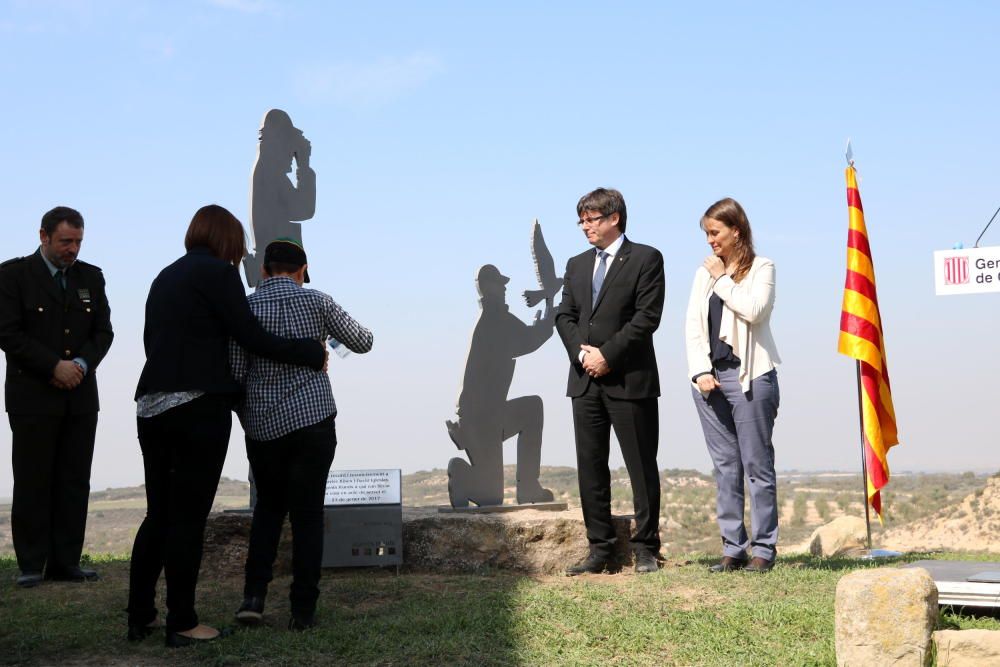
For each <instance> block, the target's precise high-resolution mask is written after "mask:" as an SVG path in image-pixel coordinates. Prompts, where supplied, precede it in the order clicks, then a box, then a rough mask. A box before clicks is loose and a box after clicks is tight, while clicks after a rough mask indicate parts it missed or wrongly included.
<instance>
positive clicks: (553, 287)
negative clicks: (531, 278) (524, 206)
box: [522, 219, 563, 308]
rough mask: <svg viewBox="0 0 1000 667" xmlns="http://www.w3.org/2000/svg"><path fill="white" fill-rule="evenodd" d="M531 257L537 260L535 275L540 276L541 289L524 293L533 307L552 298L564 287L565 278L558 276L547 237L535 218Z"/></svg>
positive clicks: (525, 301)
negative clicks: (546, 241)
mask: <svg viewBox="0 0 1000 667" xmlns="http://www.w3.org/2000/svg"><path fill="white" fill-rule="evenodd" d="M531 258H532V259H533V260H534V261H535V276H536V277H537V278H538V286H539V287H540V288H541V289H537V290H525V292H524V293H523V294H522V296H523V297H524V303H525V304H527V305H528V307H529V308H532V307H534V306H536V305H538V304H539V303H541V302H542V301H543V300H544V299H549V300H551V299H552V298H553V297H554V296H555V295H556V292H558V291H559V290H560V289H562V284H563V279H562V278H559V277H557V276H556V265H555V262H554V261H553V260H552V253H550V252H549V248H548V246H546V245H545V237H544V236H542V226H541V225H540V224H538V220H537V219H536V220H535V224H534V225H533V226H532V228H531Z"/></svg>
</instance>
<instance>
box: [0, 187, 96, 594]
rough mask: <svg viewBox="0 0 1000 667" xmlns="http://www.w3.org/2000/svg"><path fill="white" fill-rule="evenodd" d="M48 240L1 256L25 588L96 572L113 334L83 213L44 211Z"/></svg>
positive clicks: (0, 321)
mask: <svg viewBox="0 0 1000 667" xmlns="http://www.w3.org/2000/svg"><path fill="white" fill-rule="evenodd" d="M39 238H40V239H41V245H40V246H39V248H38V250H37V251H36V252H35V253H34V254H33V255H30V256H28V257H20V258H17V259H12V260H10V261H7V262H4V263H3V264H0V349H2V350H3V351H4V352H5V353H6V356H7V381H6V384H5V397H6V404H7V413H8V418H9V420H10V429H11V434H12V436H13V437H12V445H13V446H12V450H13V451H12V454H13V456H12V459H13V468H14V504H13V508H12V510H11V528H12V530H13V536H14V551H15V553H16V554H17V565H18V567H19V568H20V569H21V575H20V576H19V577H18V578H17V583H18V585H19V586H22V587H25V588H28V587H31V586H37V585H38V584H39V583H41V582H42V580H43V578H44V579H52V580H57V581H87V580H94V579H97V573H96V572H94V571H93V570H86V569H83V568H81V567H80V553H81V552H82V550H83V537H84V531H85V528H86V524H87V500H88V497H89V495H90V464H91V460H92V458H93V454H94V435H95V433H96V431H97V411H98V400H97V378H96V376H95V371H96V370H97V366H98V364H100V363H101V360H102V359H103V358H104V355H105V354H107V352H108V348H109V347H111V340H112V338H113V337H114V333H113V332H112V330H111V312H110V309H109V308H108V299H107V296H106V295H105V292H104V276H103V274H102V273H101V270H100V269H99V268H97V267H96V266H93V265H91V264H86V263H84V262H80V261H77V259H76V256H77V254H79V252H80V244H81V243H82V242H83V217H82V216H81V215H80V214H79V213H78V212H77V211H74V210H73V209H71V208H67V207H65V206H58V207H56V208H54V209H52V210H51V211H49V212H48V213H46V214H45V215H44V216H43V217H42V227H41V229H40V230H39ZM43 573H44V577H43Z"/></svg>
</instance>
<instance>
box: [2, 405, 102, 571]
mask: <svg viewBox="0 0 1000 667" xmlns="http://www.w3.org/2000/svg"><path fill="white" fill-rule="evenodd" d="M8 419H9V420H10V430H11V434H12V447H11V449H12V456H11V458H12V463H13V469H14V504H13V507H12V508H11V529H12V532H13V537H14V552H15V553H16V554H17V566H18V567H19V568H20V569H21V571H22V572H42V571H43V569H44V570H45V571H46V573H47V574H50V575H58V574H60V573H62V572H65V571H66V570H67V569H69V568H73V567H76V566H78V565H79V564H80V554H81V552H82V551H83V538H84V533H85V531H86V527H87V500H88V498H89V497H90V464H91V461H92V460H93V458H94V436H95V434H96V432H97V413H96V412H92V413H88V414H81V415H63V416H57V415H24V414H8Z"/></svg>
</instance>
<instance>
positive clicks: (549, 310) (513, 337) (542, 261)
mask: <svg viewBox="0 0 1000 667" xmlns="http://www.w3.org/2000/svg"><path fill="white" fill-rule="evenodd" d="M532 255H533V256H534V258H535V266H536V272H537V273H538V278H539V286H540V288H541V289H540V290H538V291H537V292H536V291H532V292H530V294H531V296H529V292H525V293H524V298H525V301H526V302H528V303H531V304H532V305H534V304H538V303H540V302H541V301H542V300H543V299H544V300H545V302H546V304H545V313H544V315H543V314H542V313H541V311H539V312H536V313H535V321H534V322H533V323H532V324H530V325H529V324H525V323H524V322H522V321H521V320H520V319H519V318H518V317H516V316H515V315H513V314H511V312H510V311H509V309H508V307H507V303H506V293H507V283H508V281H509V280H510V279H509V278H508V277H507V276H505V275H503V274H501V273H500V271H499V269H497V267H495V266H494V265H492V264H486V265H484V266H482V267H480V268H479V270H478V271H477V272H476V290H477V291H478V292H479V307H480V313H479V318H478V319H477V320H476V325H475V328H474V329H473V331H472V340H471V342H470V344H469V355H468V358H467V360H466V362H465V374H464V376H463V380H462V387H461V389H460V391H459V397H458V407H457V409H456V413H457V415H458V419H457V420H455V421H450V420H448V421H446V422H445V425H446V426H447V428H448V435H449V436H450V437H451V440H452V442H454V443H455V446H456V447H458V448H459V449H460V450H463V451H465V453H466V454H467V455H468V457H469V460H468V461H466V460H465V459H463V458H453V459H452V460H451V461H450V462H449V463H448V495H449V499H450V501H451V506H452V507H455V508H462V507H468V506H469V503H470V502H471V503H475V504H476V505H478V506H479V507H485V506H497V505H502V504H503V489H504V485H503V443H504V441H505V440H507V439H508V438H512V437H514V436H517V490H516V500H517V503H518V504H528V503H548V502H551V501H552V500H553V496H552V492H551V491H549V490H548V489H545V488H542V485H541V484H540V483H539V481H538V474H539V468H540V466H541V455H542V424H543V421H544V409H543V404H542V399H541V397H539V396H521V397H519V398H514V399H510V400H508V399H507V392H508V391H510V384H511V381H512V380H513V378H514V366H515V364H516V359H517V357H522V356H524V355H526V354H530V353H531V352H534V351H535V350H537V349H538V348H540V347H541V346H542V345H543V344H544V343H545V341H547V340H548V339H549V338H550V337H551V336H552V331H553V328H554V324H555V309H554V308H553V307H552V299H553V296H554V295H555V293H556V292H558V291H559V287H558V286H555V283H556V282H558V283H559V284H560V285H561V284H562V279H560V278H556V275H555V269H554V264H553V262H552V256H551V255H550V254H549V251H548V249H547V248H546V247H545V239H544V238H543V237H542V231H541V227H540V226H539V225H538V221H535V225H534V229H533V234H532Z"/></svg>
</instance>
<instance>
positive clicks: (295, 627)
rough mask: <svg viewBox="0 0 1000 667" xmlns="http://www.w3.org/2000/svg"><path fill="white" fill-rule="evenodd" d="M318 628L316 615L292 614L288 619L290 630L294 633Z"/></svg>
mask: <svg viewBox="0 0 1000 667" xmlns="http://www.w3.org/2000/svg"><path fill="white" fill-rule="evenodd" d="M315 627H316V614H314V613H313V614H295V613H293V614H292V617H291V618H290V619H288V629H289V630H291V631H293V632H302V631H303V630H308V629H310V628H315Z"/></svg>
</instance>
